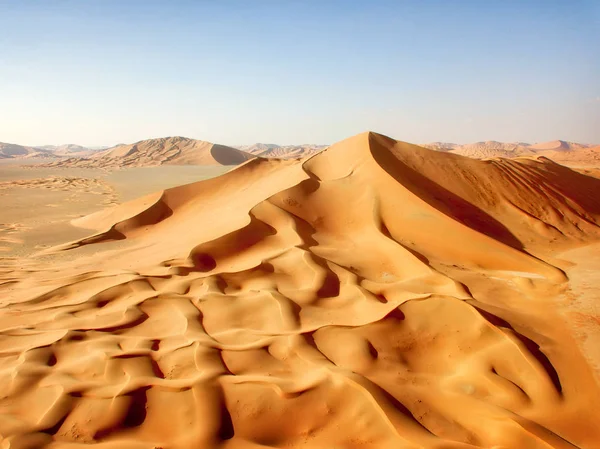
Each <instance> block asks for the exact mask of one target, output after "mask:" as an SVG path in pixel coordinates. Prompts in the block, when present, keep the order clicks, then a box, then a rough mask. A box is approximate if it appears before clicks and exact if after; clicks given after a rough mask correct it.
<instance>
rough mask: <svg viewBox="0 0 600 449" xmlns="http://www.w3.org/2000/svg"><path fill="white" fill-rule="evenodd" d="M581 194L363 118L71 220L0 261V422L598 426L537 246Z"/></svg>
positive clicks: (323, 440)
mask: <svg viewBox="0 0 600 449" xmlns="http://www.w3.org/2000/svg"><path fill="white" fill-rule="evenodd" d="M130 151H135V150H134V149H133V148H130V149H129V150H126V149H124V148H123V149H121V150H119V154H118V156H117V155H115V154H114V153H113V157H115V158H116V157H119V158H126V157H128V154H129V152H130ZM598 191H600V180H599V179H596V178H591V177H587V176H584V175H583V174H580V173H578V172H575V171H572V170H570V169H568V168H566V167H563V166H560V165H558V164H555V163H553V162H552V161H550V160H548V159H545V158H538V159H533V158H532V159H519V160H506V159H492V160H485V161H481V160H475V159H468V158H465V157H462V156H460V155H456V154H452V153H450V152H436V151H432V150H428V149H425V148H421V147H418V146H415V145H411V144H408V143H404V142H399V141H395V140H393V139H390V138H388V137H385V136H382V135H380V134H376V133H370V132H369V133H364V134H360V135H358V136H355V137H352V138H350V139H346V140H344V141H342V142H339V143H337V144H334V145H332V146H330V147H329V148H327V149H325V150H323V151H322V152H320V153H318V154H316V155H314V156H312V157H309V158H307V159H302V160H267V159H252V160H249V161H247V162H245V163H244V164H242V165H241V166H239V167H237V168H236V169H235V170H232V171H230V172H228V173H226V174H224V175H222V176H220V177H218V178H213V179H209V180H205V181H201V182H197V183H194V184H189V185H183V186H180V187H176V188H173V189H168V190H164V191H161V192H157V193H155V194H152V195H148V196H146V197H143V198H140V199H138V200H135V201H133V202H129V203H125V204H122V205H119V206H116V207H114V208H111V209H106V210H104V211H100V212H98V213H96V214H92V215H90V216H87V217H84V218H81V219H78V220H76V221H75V222H74V224H76V225H78V226H83V227H85V228H89V229H93V230H94V232H95V234H93V235H92V236H90V237H87V238H85V239H81V240H78V241H75V242H71V243H69V244H66V245H64V246H62V247H59V248H55V252H56V254H55V255H54V257H56V262H55V263H53V264H52V266H51V267H48V266H45V267H44V265H43V262H42V261H35V260H32V261H29V262H28V263H27V264H23V265H21V266H9V267H3V271H2V277H1V282H2V283H1V284H0V293H1V296H0V298H1V299H0V306H1V307H2V308H1V309H0V356H2V359H0V383H1V384H2V385H6V386H7V388H6V389H5V391H3V392H2V396H0V434H1V435H3V436H4V438H5V439H6V441H8V442H9V444H10V445H11V446H9V447H13V446H12V445H14V447H52V448H55V447H56V448H63V447H64V448H68V447H80V446H81V447H83V445H87V444H90V445H91V444H93V443H99V444H100V446H99V447H106V448H123V447H131V448H138V447H139V448H147V447H149V448H151V447H155V448H156V447H170V448H182V449H183V448H189V447H207V448H210V447H215V448H216V447H227V448H259V447H278V448H283V447H310V448H315V447H323V448H325V447H327V448H329V447H347V448H359V447H369V448H388V447H398V448H423V447H426V448H439V449H442V448H457V449H458V448H473V447H519V448H550V447H553V448H574V447H586V448H594V447H598V445H597V442H598V441H600V429H598V427H597V421H598V418H599V416H598V414H597V412H595V406H596V404H598V402H599V401H600V388H599V385H598V383H597V377H596V374H595V373H594V370H593V369H592V368H591V367H590V365H589V362H588V361H587V360H586V358H585V356H584V355H583V354H582V352H581V350H580V349H579V348H580V346H579V345H578V342H577V341H576V338H575V336H574V334H573V332H572V329H571V328H570V327H569V324H568V323H567V322H566V321H565V320H564V318H563V317H562V315H561V313H560V309H559V306H558V304H559V303H560V302H561V301H564V300H565V292H566V290H567V285H568V278H567V276H566V275H565V272H564V269H563V268H564V267H561V266H556V262H553V260H554V258H553V256H554V254H555V253H556V252H558V251H563V250H566V249H568V248H571V247H575V246H578V245H582V244H587V243H592V242H595V241H598V240H599V239H600V226H599V225H600V198H598V196H597V195H595V194H593V193H594V192H598ZM83 248H87V249H94V248H95V249H96V250H97V251H98V252H97V253H96V254H93V255H91V256H90V255H89V253H82V254H81V255H80V256H79V257H75V256H76V255H77V254H78V253H77V252H78V251H81V250H82V249H83ZM63 255H69V258H67V259H68V260H62V259H61V257H62V256H63ZM46 257H48V256H46ZM32 404H34V405H32Z"/></svg>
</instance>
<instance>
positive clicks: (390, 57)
mask: <svg viewBox="0 0 600 449" xmlns="http://www.w3.org/2000/svg"><path fill="white" fill-rule="evenodd" d="M365 130H374V131H378V132H381V133H384V134H388V135H390V136H392V137H395V138H397V139H401V140H406V141H410V142H429V141H449V142H459V143H466V142H472V141H479V140H503V141H517V140H519V141H528V142H534V141H546V140H554V139H559V138H560V139H567V140H574V141H581V142H595V143H600V1H598V0H580V1H578V0H564V1H554V0H539V1H534V0H531V1H527V0H521V1H518V0H505V1H493V0H477V1H475V0H473V1H460V0H439V1H433V0H432V1H427V0H423V1H417V0H415V1H408V0H407V1H402V0H390V1H350V0H347V1H327V0H322V1H310V0H294V1H291V0H290V1H286V0H272V1H271V0H244V1H233V0H231V1H230V0H212V1H172V0H170V1H167V0H164V1H154V0H139V1H136V0H97V1H91V0H90V1H86V0H71V1H60V0H53V1H46V0H40V1H27V0H11V1H6V0H0V141H3V142H13V143H21V144H27V145H38V144H60V143H67V142H69V143H79V144H83V145H111V144H116V143H119V142H133V141H137V140H141V139H145V138H150V137H160V136H170V135H183V136H187V137H193V138H199V139H204V140H209V141H213V142H219V143H224V144H242V143H253V142H258V141H259V142H273V143H281V144H289V143H306V142H311V143H332V142H335V141H337V140H341V139H343V138H345V137H348V136H350V135H353V134H356V133H359V132H362V131H365Z"/></svg>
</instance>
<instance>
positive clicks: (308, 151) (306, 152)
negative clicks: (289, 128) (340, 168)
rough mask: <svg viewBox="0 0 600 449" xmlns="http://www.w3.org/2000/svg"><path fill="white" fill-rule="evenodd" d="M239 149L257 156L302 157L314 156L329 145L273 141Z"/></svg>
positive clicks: (277, 157)
mask: <svg viewBox="0 0 600 449" xmlns="http://www.w3.org/2000/svg"><path fill="white" fill-rule="evenodd" d="M237 148H238V149H240V150H242V151H245V152H247V153H250V154H253V155H255V156H260V157H266V158H276V159H301V158H304V157H308V156H312V155H313V154H316V153H318V152H320V151H323V150H324V149H325V148H327V145H312V144H305V145H283V146H282V145H276V144H272V143H256V144H254V145H244V146H239V147H237Z"/></svg>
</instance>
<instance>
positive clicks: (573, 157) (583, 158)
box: [423, 140, 600, 166]
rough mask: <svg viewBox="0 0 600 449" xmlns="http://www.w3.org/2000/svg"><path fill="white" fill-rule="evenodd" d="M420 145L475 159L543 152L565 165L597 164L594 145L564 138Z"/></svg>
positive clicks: (597, 158) (532, 154)
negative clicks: (568, 140) (533, 142)
mask: <svg viewBox="0 0 600 449" xmlns="http://www.w3.org/2000/svg"><path fill="white" fill-rule="evenodd" d="M423 146H424V147H425V148H429V149H432V150H436V151H442V152H450V153H453V154H460V155H461V156H467V157H471V158H475V159H490V158H495V157H503V158H516V157H527V156H545V157H547V158H549V159H552V160H553V161H555V162H558V163H561V164H566V165H569V166H576V165H582V166H597V165H599V164H600V156H599V155H598V152H599V151H598V148H599V147H598V146H596V147H594V146H593V145H587V144H582V143H575V142H566V141H564V140H555V141H552V142H543V143H536V144H533V145H530V144H528V143H523V142H516V143H506V142H496V141H486V142H477V143H471V144H466V145H459V144H455V143H444V142H433V143H429V144H425V145H423Z"/></svg>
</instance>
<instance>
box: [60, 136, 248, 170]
mask: <svg viewBox="0 0 600 449" xmlns="http://www.w3.org/2000/svg"><path fill="white" fill-rule="evenodd" d="M252 157H253V156H252V155H251V154H248V153H244V152H243V151H240V150H237V149H235V148H231V147H227V146H224V145H217V144H213V143H210V142H204V141H202V140H194V139H188V138H186V137H164V138H159V139H148V140H142V141H140V142H136V143H134V144H121V145H117V146H116V147H113V148H109V149H106V150H103V151H98V152H95V153H94V154H92V155H91V156H89V157H88V158H69V159H66V160H61V161H57V162H54V163H52V164H49V165H50V166H54V167H83V168H124V167H152V166H157V165H238V164H241V163H242V162H244V161H247V160H248V159H251V158H252Z"/></svg>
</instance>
